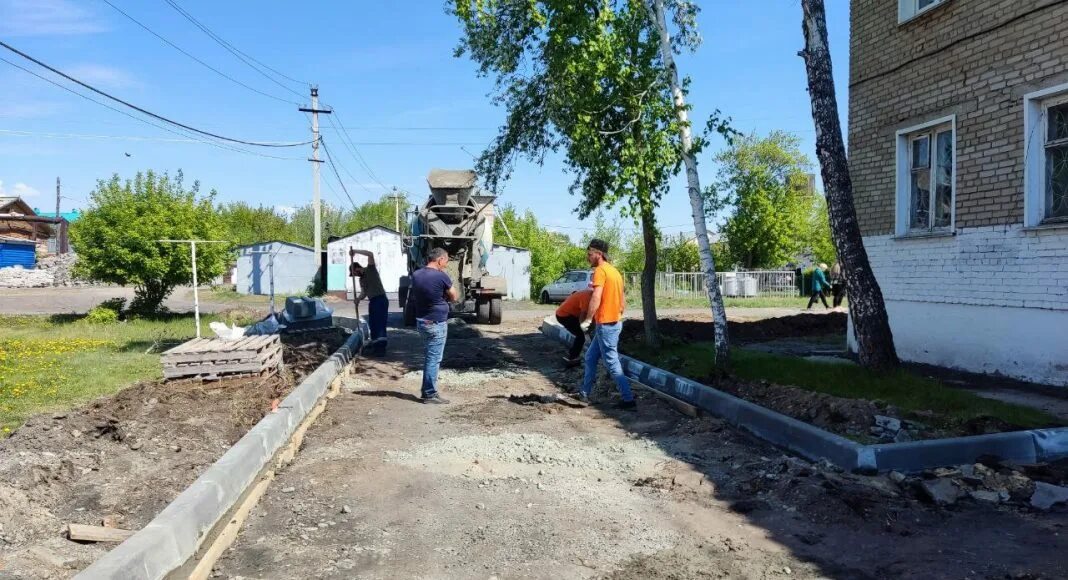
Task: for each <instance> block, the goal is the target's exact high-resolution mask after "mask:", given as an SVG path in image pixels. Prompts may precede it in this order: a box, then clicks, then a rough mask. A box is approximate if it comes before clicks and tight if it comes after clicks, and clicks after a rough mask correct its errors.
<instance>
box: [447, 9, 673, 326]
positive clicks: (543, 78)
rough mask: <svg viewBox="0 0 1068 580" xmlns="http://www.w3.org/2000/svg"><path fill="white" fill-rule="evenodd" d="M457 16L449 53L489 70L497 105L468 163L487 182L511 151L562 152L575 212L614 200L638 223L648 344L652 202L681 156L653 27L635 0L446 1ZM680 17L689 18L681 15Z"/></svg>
mask: <svg viewBox="0 0 1068 580" xmlns="http://www.w3.org/2000/svg"><path fill="white" fill-rule="evenodd" d="M449 4H450V6H451V8H452V11H453V13H454V14H455V15H456V17H457V18H458V19H459V21H460V23H461V25H462V26H463V27H464V36H463V38H462V39H461V41H460V45H459V47H458V50H457V54H458V55H461V54H465V53H466V54H468V55H470V57H471V58H472V59H473V60H474V61H475V62H476V63H478V65H479V72H480V74H481V75H483V76H490V75H492V76H495V77H496V81H497V84H496V87H497V90H496V96H495V101H496V102H497V103H498V104H501V105H503V106H504V107H505V108H506V109H507V111H508V113H507V118H506V121H505V124H504V126H503V127H502V128H501V130H500V133H499V134H498V136H497V138H496V139H495V140H494V142H493V143H492V144H491V145H490V147H489V148H488V149H487V150H486V151H485V152H484V153H483V154H482V156H481V157H480V159H479V162H478V168H479V171H480V173H481V174H482V175H483V176H484V177H485V179H486V181H487V185H488V186H489V189H491V190H497V189H498V187H497V185H498V183H499V182H501V181H502V180H506V179H507V178H508V177H509V175H510V173H511V169H512V167H513V164H514V161H515V160H516V159H517V158H525V159H528V160H530V161H533V162H535V163H541V162H542V161H543V160H544V156H545V154H546V153H547V152H549V151H558V152H561V153H562V154H563V157H564V163H565V164H566V166H567V167H568V169H569V170H570V171H571V172H572V173H573V174H574V175H575V180H574V182H573V183H572V186H571V191H572V193H576V194H578V195H579V196H580V198H581V201H580V203H579V205H578V208H577V209H578V213H579V215H580V216H582V217H586V216H588V215H590V214H591V213H592V212H594V211H596V210H598V209H600V208H603V207H614V206H619V207H620V208H621V210H622V213H624V214H625V215H627V216H628V217H631V218H634V219H635V220H636V221H638V222H639V223H640V224H641V229H642V243H643V246H644V249H645V260H644V264H643V268H642V309H643V313H644V325H645V338H646V342H648V343H650V344H653V345H655V344H658V343H659V333H658V330H657V317H656V301H655V296H654V288H653V286H654V284H653V283H654V281H655V272H656V264H657V241H658V238H659V234H658V231H657V227H656V218H655V209H656V207H657V205H658V204H659V202H660V199H661V197H662V196H663V195H664V194H665V193H666V191H667V189H668V181H669V179H670V177H671V176H673V175H675V174H676V173H677V172H678V171H679V169H680V166H681V148H680V146H679V143H678V140H679V138H680V132H679V130H678V127H677V124H678V123H679V117H678V116H677V115H676V108H675V103H674V100H673V96H672V93H671V87H670V85H669V81H668V79H667V76H666V75H665V74H664V73H665V65H664V62H663V60H662V58H661V53H660V34H659V31H658V30H657V28H656V24H655V22H653V20H652V19H651V18H650V13H649V12H648V10H647V7H646V5H645V4H644V3H643V2H642V1H640V0H601V1H599V2H574V1H572V0H451V1H450V2H449ZM681 25H682V26H686V27H689V21H682V22H681Z"/></svg>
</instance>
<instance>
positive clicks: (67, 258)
mask: <svg viewBox="0 0 1068 580" xmlns="http://www.w3.org/2000/svg"><path fill="white" fill-rule="evenodd" d="M77 261H78V256H77V255H76V254H59V255H55V256H46V257H44V258H41V259H40V260H38V261H37V266H36V267H34V268H30V269H27V268H22V267H19V266H14V267H10V268H0V288H48V287H54V286H84V285H86V282H84V281H81V280H75V279H74V275H73V270H74V264H75V262H77Z"/></svg>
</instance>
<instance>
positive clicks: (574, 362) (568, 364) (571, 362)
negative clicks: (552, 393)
mask: <svg viewBox="0 0 1068 580" xmlns="http://www.w3.org/2000/svg"><path fill="white" fill-rule="evenodd" d="M580 364H582V359H579V358H567V357H566V356H565V357H564V368H568V369H573V368H575V367H577V366H579V365H580Z"/></svg>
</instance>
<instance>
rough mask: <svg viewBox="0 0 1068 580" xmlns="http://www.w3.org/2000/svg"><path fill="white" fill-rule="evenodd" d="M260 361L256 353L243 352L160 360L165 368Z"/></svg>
mask: <svg viewBox="0 0 1068 580" xmlns="http://www.w3.org/2000/svg"><path fill="white" fill-rule="evenodd" d="M256 360H260V357H259V356H258V355H256V354H255V353H249V352H247V351H241V352H236V353H229V352H224V353H218V354H214V353H196V354H172V355H170V356H168V357H166V358H163V359H161V360H160V362H161V363H163V365H164V366H167V365H178V364H186V363H211V362H222V363H226V362H235V361H249V362H251V361H256Z"/></svg>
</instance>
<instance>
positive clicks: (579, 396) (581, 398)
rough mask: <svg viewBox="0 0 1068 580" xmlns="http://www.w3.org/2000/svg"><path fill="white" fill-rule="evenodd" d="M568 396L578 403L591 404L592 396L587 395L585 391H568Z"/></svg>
mask: <svg viewBox="0 0 1068 580" xmlns="http://www.w3.org/2000/svg"><path fill="white" fill-rule="evenodd" d="M567 396H568V397H571V400H572V401H575V402H576V403H581V404H582V405H589V404H590V398H589V397H587V396H586V393H583V392H582V391H575V392H574V393H568V394H567Z"/></svg>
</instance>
